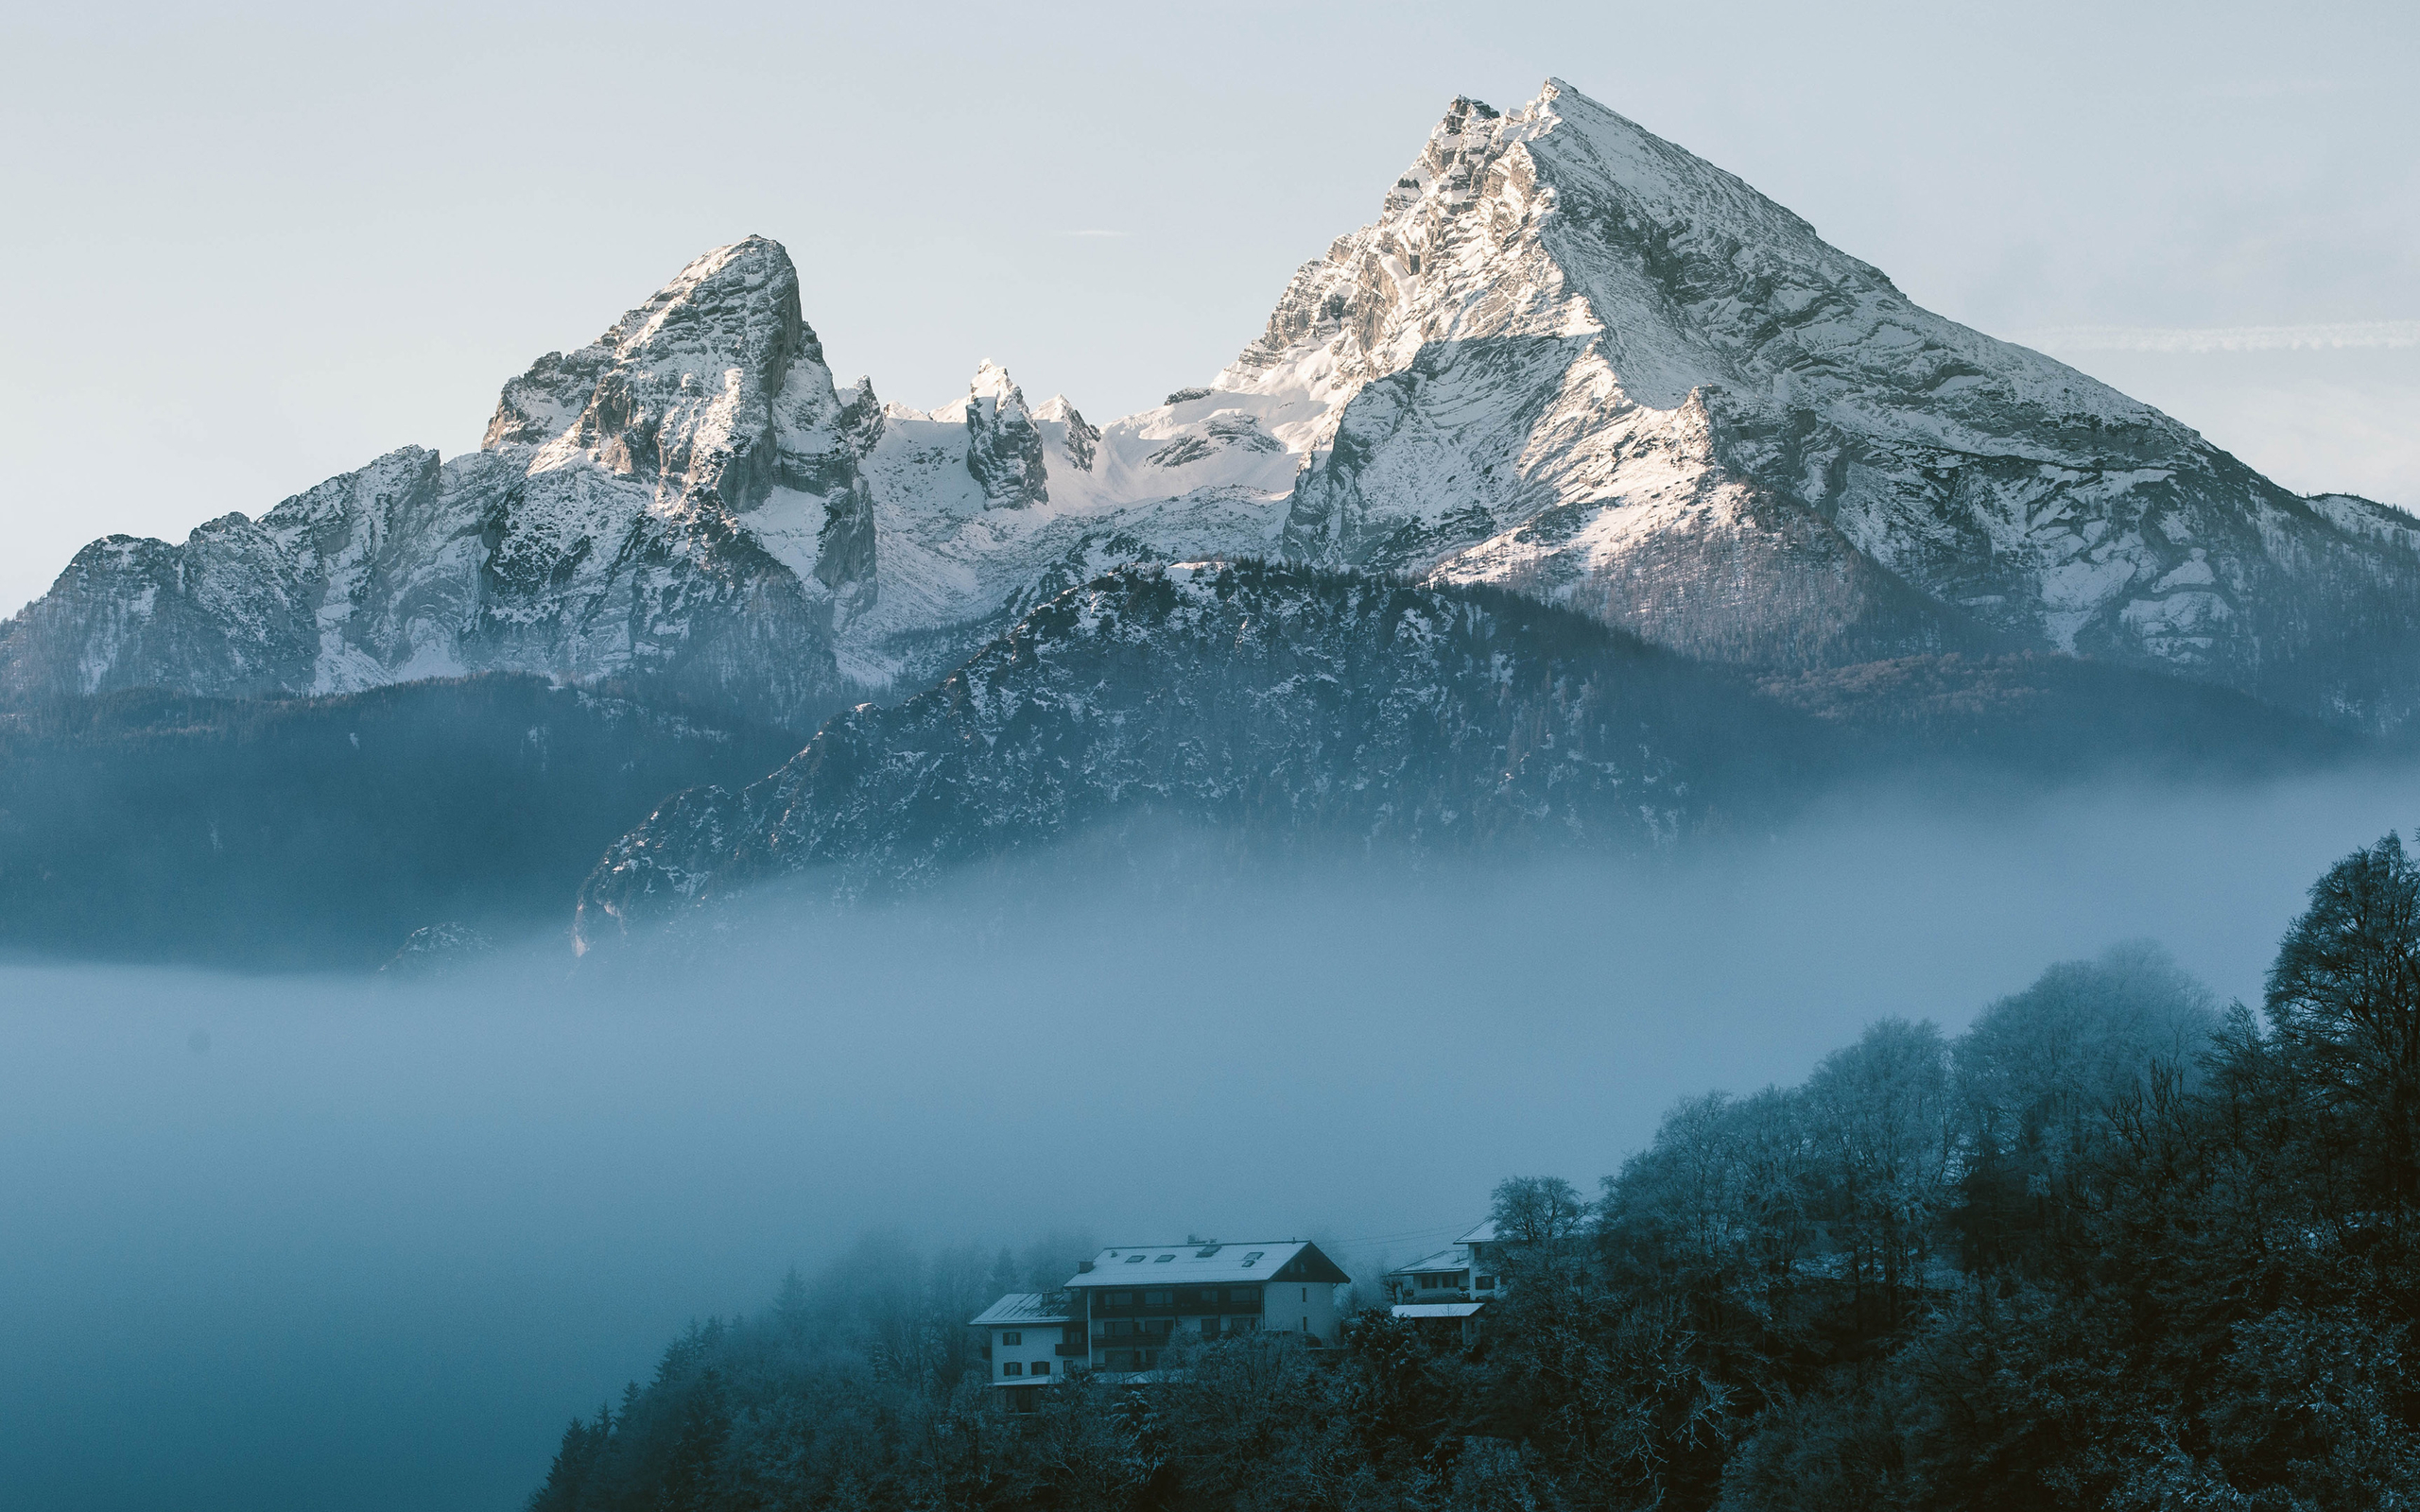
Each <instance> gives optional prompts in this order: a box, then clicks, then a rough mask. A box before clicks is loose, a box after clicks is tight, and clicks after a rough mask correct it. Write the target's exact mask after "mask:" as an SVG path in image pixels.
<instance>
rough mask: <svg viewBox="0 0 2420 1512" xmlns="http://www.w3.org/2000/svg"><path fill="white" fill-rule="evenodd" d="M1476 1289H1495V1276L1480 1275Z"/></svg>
mask: <svg viewBox="0 0 2420 1512" xmlns="http://www.w3.org/2000/svg"><path fill="white" fill-rule="evenodd" d="M1478 1289H1479V1290H1480V1291H1482V1292H1492V1291H1494V1290H1495V1277H1493V1276H1482V1277H1480V1278H1479V1279H1478Z"/></svg>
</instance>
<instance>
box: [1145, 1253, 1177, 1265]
mask: <svg viewBox="0 0 2420 1512" xmlns="http://www.w3.org/2000/svg"><path fill="white" fill-rule="evenodd" d="M1174 1259H1176V1257H1175V1256H1174V1255H1162V1256H1161V1257H1160V1258H1159V1259H1157V1260H1155V1261H1153V1262H1151V1263H1152V1264H1154V1265H1165V1264H1167V1263H1168V1262H1169V1261H1171V1260H1174Z"/></svg>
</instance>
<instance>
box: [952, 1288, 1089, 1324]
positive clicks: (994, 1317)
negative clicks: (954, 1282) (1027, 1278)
mask: <svg viewBox="0 0 2420 1512" xmlns="http://www.w3.org/2000/svg"><path fill="white" fill-rule="evenodd" d="M1074 1321H1075V1314H1074V1313H1073V1312H1071V1311H1069V1309H1068V1306H1067V1294H1066V1293H1064V1292H1011V1293H1010V1294H1009V1295H1008V1296H1006V1297H1001V1298H1000V1299H999V1300H998V1301H996V1302H994V1303H993V1304H992V1305H991V1306H989V1307H987V1308H985V1309H984V1310H983V1311H982V1312H980V1313H977V1314H975V1315H974V1316H973V1317H971V1318H969V1319H967V1326H968V1327H970V1328H978V1329H990V1328H1008V1327H1010V1326H1011V1325H1013V1324H1018V1323H1072V1322H1074Z"/></svg>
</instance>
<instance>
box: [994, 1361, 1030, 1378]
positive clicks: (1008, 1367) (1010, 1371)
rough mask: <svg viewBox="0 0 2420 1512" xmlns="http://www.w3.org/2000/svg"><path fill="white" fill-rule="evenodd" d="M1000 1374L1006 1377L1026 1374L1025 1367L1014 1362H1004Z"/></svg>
mask: <svg viewBox="0 0 2420 1512" xmlns="http://www.w3.org/2000/svg"><path fill="white" fill-rule="evenodd" d="M1000 1374H1002V1375H1004V1376H1021V1375H1023V1374H1025V1366H1023V1365H1021V1364H1019V1363H1018V1362H1016V1361H1014V1360H1008V1361H1003V1362H1002V1363H1001V1366H1000Z"/></svg>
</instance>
